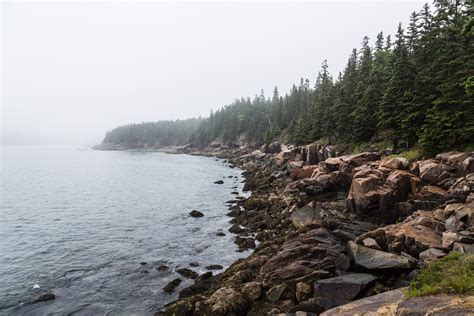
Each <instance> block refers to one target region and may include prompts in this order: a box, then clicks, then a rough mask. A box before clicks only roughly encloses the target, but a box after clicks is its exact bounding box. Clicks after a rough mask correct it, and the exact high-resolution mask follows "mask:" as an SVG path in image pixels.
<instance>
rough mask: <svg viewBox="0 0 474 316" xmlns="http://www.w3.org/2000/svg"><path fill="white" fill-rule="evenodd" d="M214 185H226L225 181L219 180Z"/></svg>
mask: <svg viewBox="0 0 474 316" xmlns="http://www.w3.org/2000/svg"><path fill="white" fill-rule="evenodd" d="M214 184H224V181H223V180H217V181H214Z"/></svg>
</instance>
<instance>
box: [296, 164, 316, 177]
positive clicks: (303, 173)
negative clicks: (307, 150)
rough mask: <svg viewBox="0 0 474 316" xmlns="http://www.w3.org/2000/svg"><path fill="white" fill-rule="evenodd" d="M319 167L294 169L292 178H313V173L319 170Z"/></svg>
mask: <svg viewBox="0 0 474 316" xmlns="http://www.w3.org/2000/svg"><path fill="white" fill-rule="evenodd" d="M318 168H319V167H318V166H317V165H311V166H304V167H302V168H294V169H292V170H291V171H290V178H291V179H292V180H300V179H304V178H311V176H312V175H313V173H314V172H315V171H316V170H317V169H318Z"/></svg>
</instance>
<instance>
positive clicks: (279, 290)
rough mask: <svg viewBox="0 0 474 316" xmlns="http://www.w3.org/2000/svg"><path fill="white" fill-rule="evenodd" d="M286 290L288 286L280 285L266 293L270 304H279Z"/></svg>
mask: <svg viewBox="0 0 474 316" xmlns="http://www.w3.org/2000/svg"><path fill="white" fill-rule="evenodd" d="M285 290H286V285H285V284H279V285H275V286H273V287H272V288H271V289H269V290H268V291H267V293H265V295H266V296H267V298H268V300H269V301H270V302H277V301H278V300H279V299H280V298H281V296H282V295H283V293H284V292H285Z"/></svg>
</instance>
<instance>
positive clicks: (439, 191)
mask: <svg viewBox="0 0 474 316" xmlns="http://www.w3.org/2000/svg"><path fill="white" fill-rule="evenodd" d="M419 195H420V196H422V197H423V198H424V199H427V200H441V201H442V200H444V199H445V198H446V197H447V195H448V191H446V190H445V189H443V188H440V187H437V186H433V185H427V186H424V187H422V188H421V190H420V191H419Z"/></svg>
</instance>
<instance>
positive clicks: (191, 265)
mask: <svg viewBox="0 0 474 316" xmlns="http://www.w3.org/2000/svg"><path fill="white" fill-rule="evenodd" d="M189 266H190V267H193V268H195V267H199V263H198V262H196V261H193V262H190V263H189Z"/></svg>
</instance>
